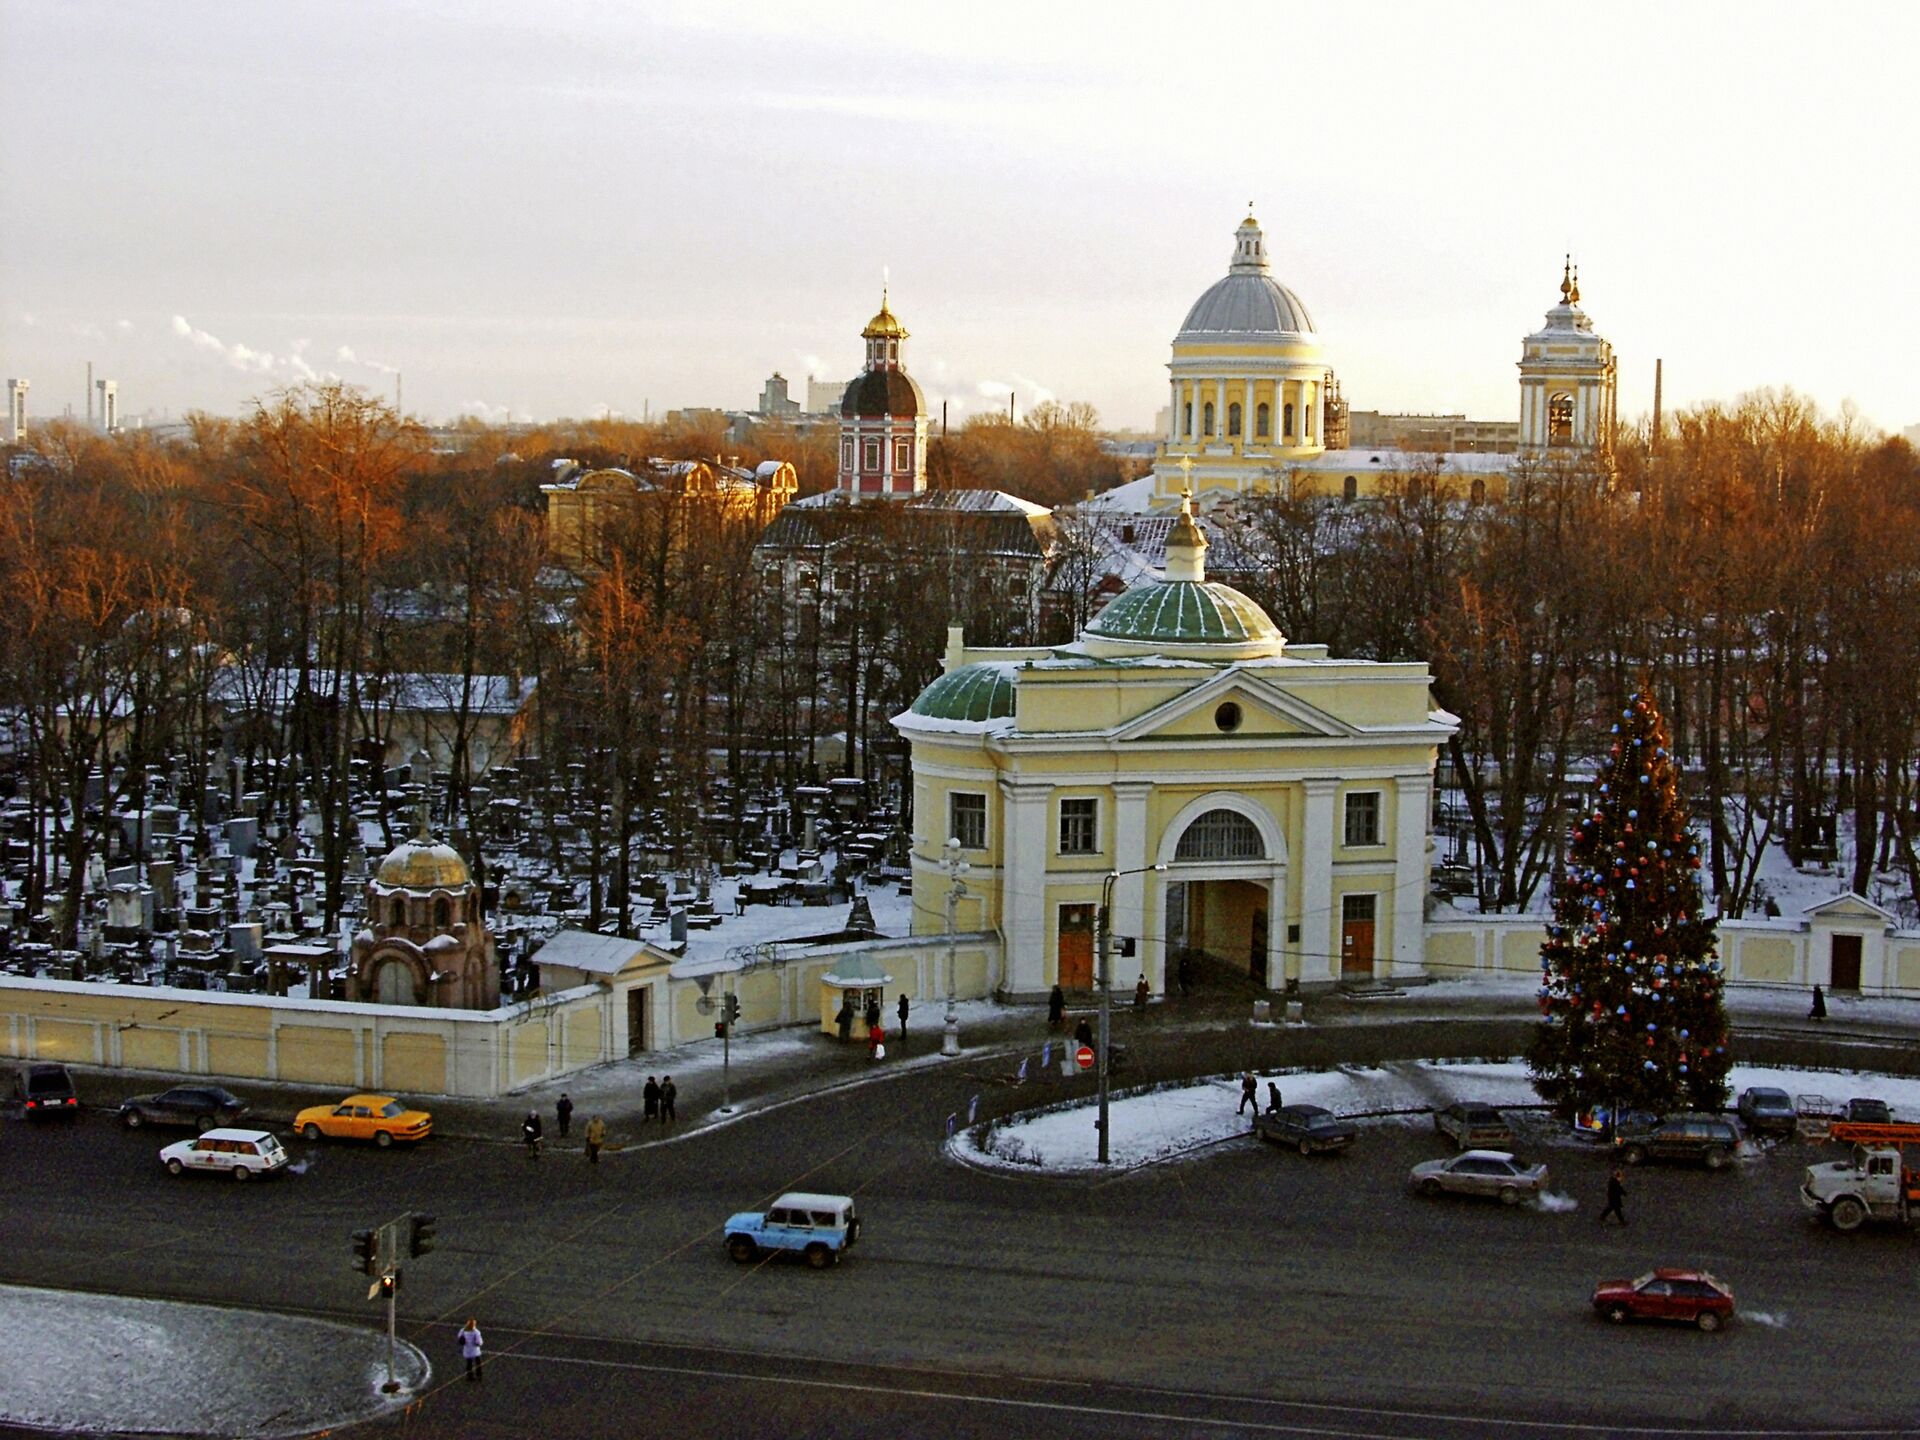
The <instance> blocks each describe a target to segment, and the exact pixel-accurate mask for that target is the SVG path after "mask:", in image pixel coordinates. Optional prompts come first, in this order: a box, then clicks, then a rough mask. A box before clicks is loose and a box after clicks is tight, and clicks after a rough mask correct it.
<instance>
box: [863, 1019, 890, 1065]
mask: <svg viewBox="0 0 1920 1440" xmlns="http://www.w3.org/2000/svg"><path fill="white" fill-rule="evenodd" d="M886 1056H887V1032H886V1030H885V1028H884V1027H882V1025H881V1024H880V1022H879V1021H878V1020H873V1021H871V1022H869V1023H868V1025H867V1059H869V1060H884V1059H886Z"/></svg>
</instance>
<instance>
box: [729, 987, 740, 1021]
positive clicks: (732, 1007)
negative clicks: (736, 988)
mask: <svg viewBox="0 0 1920 1440" xmlns="http://www.w3.org/2000/svg"><path fill="white" fill-rule="evenodd" d="M739 1019H740V997H739V996H738V995H733V994H729V995H728V996H727V1023H728V1024H734V1023H736V1022H737V1021H738V1020H739Z"/></svg>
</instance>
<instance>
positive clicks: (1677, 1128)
mask: <svg viewBox="0 0 1920 1440" xmlns="http://www.w3.org/2000/svg"><path fill="white" fill-rule="evenodd" d="M1620 1141H1621V1147H1620V1158H1621V1159H1622V1160H1625V1161H1626V1162H1627V1164H1629V1165H1638V1164H1640V1163H1641V1162H1642V1161H1645V1160H1697V1161H1699V1162H1700V1163H1701V1164H1703V1165H1705V1166H1706V1167H1707V1168H1708V1169H1709V1170H1718V1169H1721V1168H1722V1167H1724V1166H1725V1165H1727V1164H1729V1163H1730V1162H1731V1161H1732V1160H1733V1156H1734V1152H1735V1151H1736V1150H1738V1149H1739V1148H1740V1135H1739V1133H1738V1132H1737V1131H1736V1130H1735V1129H1734V1128H1733V1126H1732V1125H1730V1124H1729V1123H1728V1122H1727V1121H1725V1120H1722V1119H1720V1118H1719V1117H1718V1116H1714V1115H1670V1116H1668V1117H1667V1118H1666V1119H1664V1120H1661V1121H1660V1122H1658V1123H1657V1124H1654V1125H1649V1126H1643V1127H1639V1128H1636V1129H1629V1130H1623V1131H1622V1132H1621V1135H1620Z"/></svg>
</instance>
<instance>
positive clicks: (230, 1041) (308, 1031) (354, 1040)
mask: <svg viewBox="0 0 1920 1440" xmlns="http://www.w3.org/2000/svg"><path fill="white" fill-rule="evenodd" d="M359 1039H360V1037H359V1035H358V1034H357V1033H356V1032H355V1031H354V1030H352V1029H349V1028H348V1027H346V1026H332V1025H300V1024H289V1025H282V1026H281V1027H280V1028H279V1030H278V1031H277V1032H275V1035H274V1044H275V1048H276V1050H277V1051H278V1061H277V1064H276V1067H275V1068H276V1069H277V1070H278V1071H279V1076H280V1078H281V1079H282V1080H306V1081H312V1082H315V1083H319V1082H323V1081H324V1082H327V1083H329V1084H336V1085H354V1084H358V1083H359V1081H358V1079H357V1078H356V1077H357V1075H358V1070H357V1068H356V1066H355V1063H354V1062H355V1060H356V1059H357V1058H358V1055H359V1048H360V1047H359ZM266 1061H267V1052H266V1043H265V1041H264V1040H257V1039H253V1038H251V1037H247V1036H241V1035H210V1036H208V1037H207V1065H208V1068H209V1069H210V1070H212V1072H213V1073H214V1074H216V1075H255V1074H259V1073H260V1072H261V1071H263V1070H264V1069H265V1068H266Z"/></svg>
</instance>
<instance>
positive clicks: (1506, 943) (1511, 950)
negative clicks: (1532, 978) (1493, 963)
mask: <svg viewBox="0 0 1920 1440" xmlns="http://www.w3.org/2000/svg"><path fill="white" fill-rule="evenodd" d="M1546 938H1547V932H1546V931H1545V930H1544V929H1542V928H1541V927H1539V926H1535V925H1529V926H1527V927H1526V928H1525V929H1514V930H1508V931H1506V932H1505V933H1504V934H1502V935H1501V937H1500V968H1501V969H1502V970H1538V969H1539V968H1540V947H1541V945H1543V944H1544V943H1545V942H1546Z"/></svg>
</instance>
